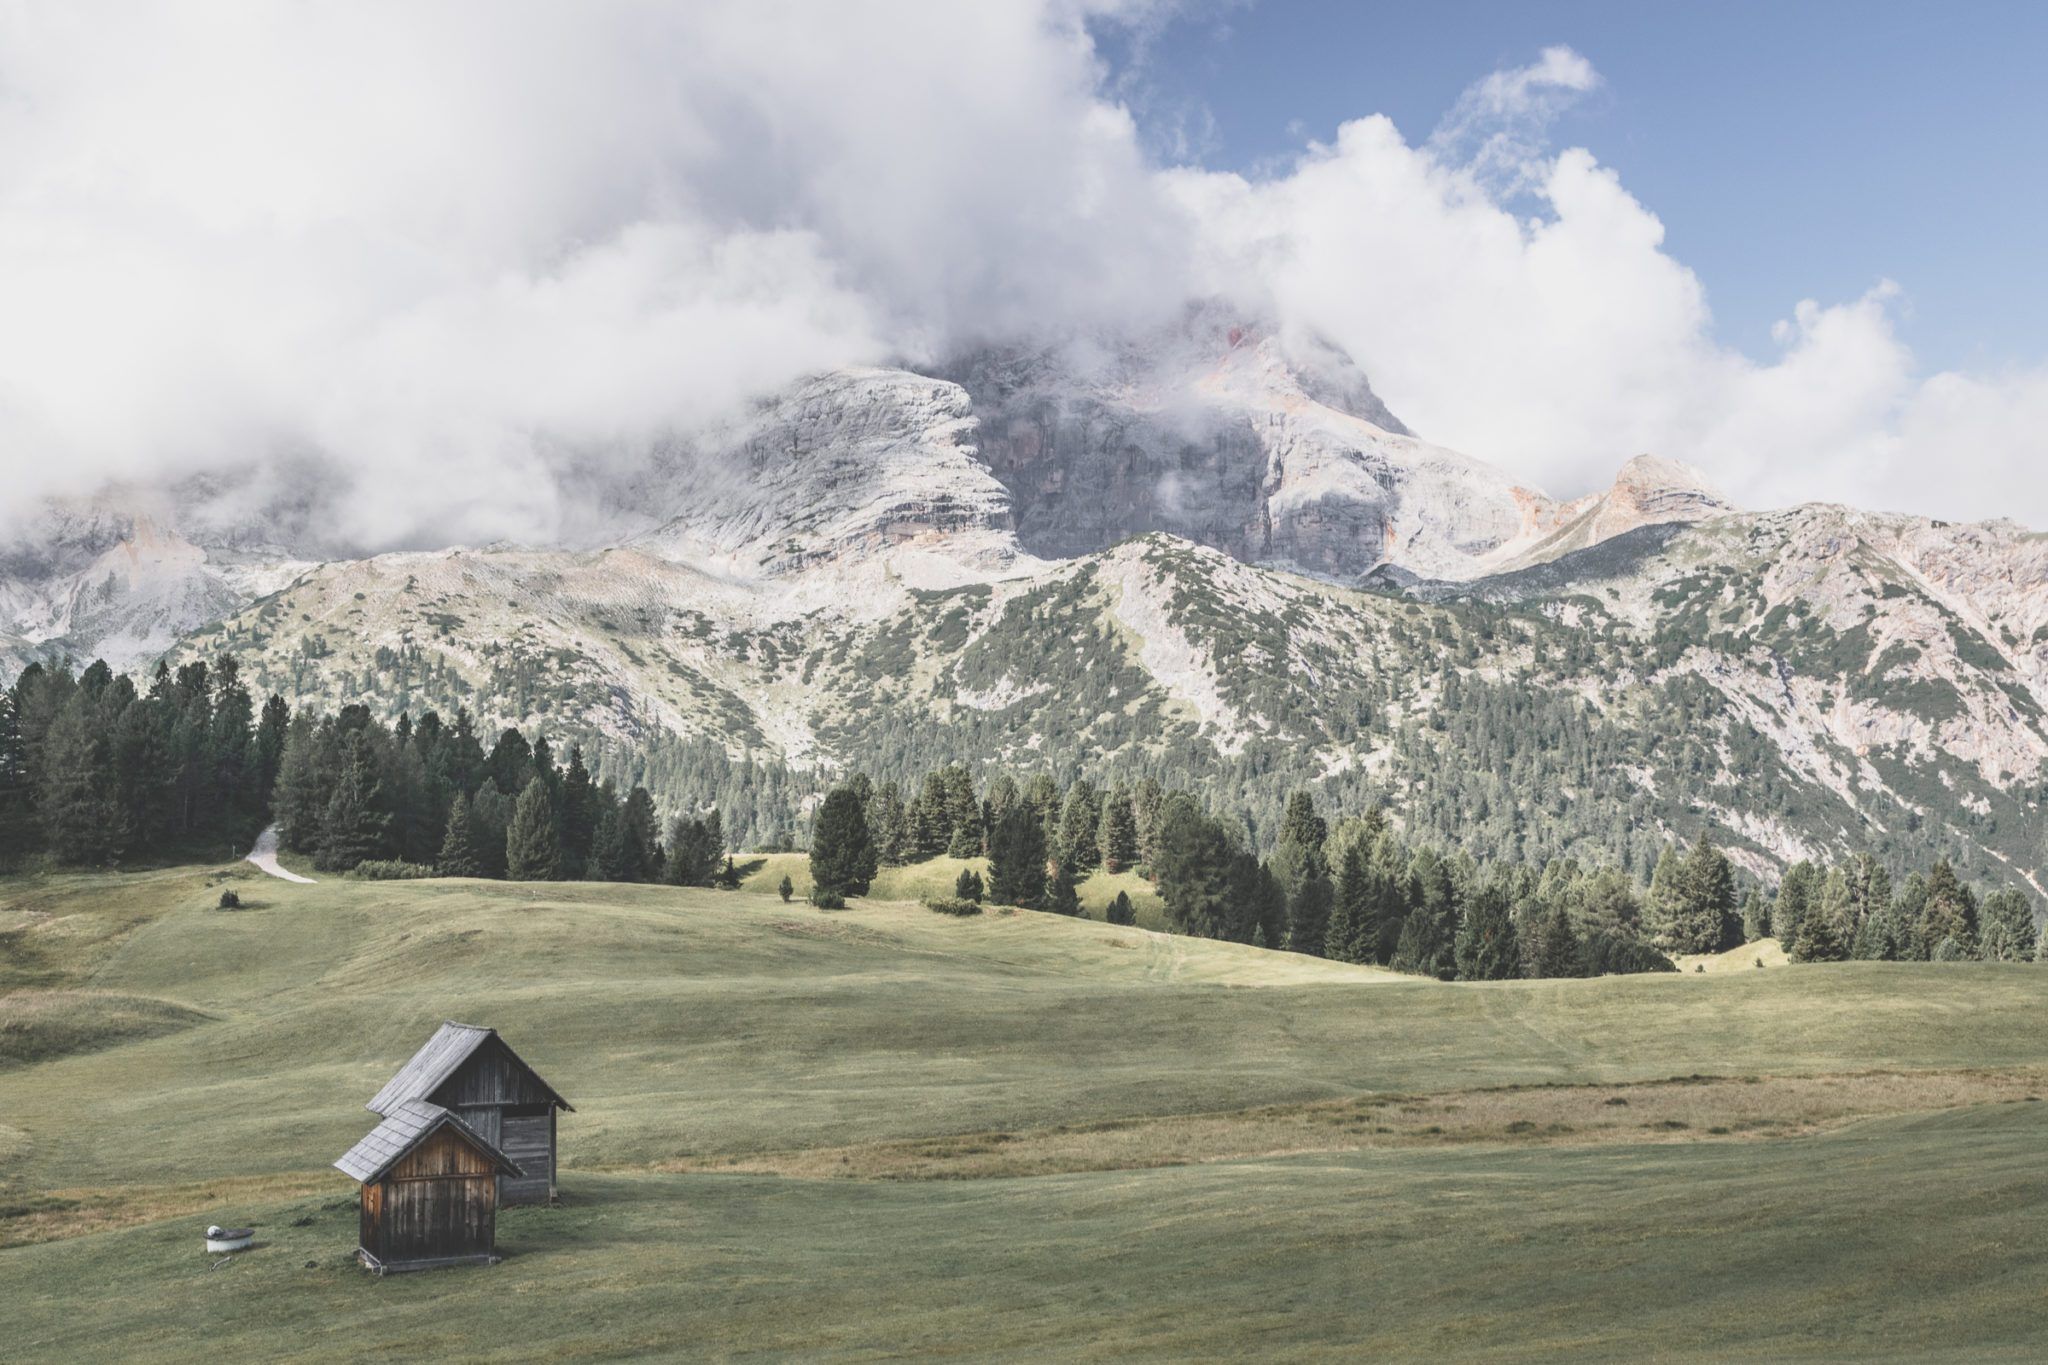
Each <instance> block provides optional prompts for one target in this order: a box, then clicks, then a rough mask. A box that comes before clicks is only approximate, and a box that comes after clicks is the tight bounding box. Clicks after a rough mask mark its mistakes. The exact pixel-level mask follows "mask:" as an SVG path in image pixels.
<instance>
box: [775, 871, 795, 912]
mask: <svg viewBox="0 0 2048 1365" xmlns="http://www.w3.org/2000/svg"><path fill="white" fill-rule="evenodd" d="M775 891H776V894H777V895H779V896H781V897H782V903H783V904H784V905H788V904H789V898H790V897H791V896H794V895H795V894H796V883H795V882H793V881H791V880H790V879H789V874H788V873H787V872H785V873H783V874H782V880H781V882H779V883H778V884H777V885H776V887H775Z"/></svg>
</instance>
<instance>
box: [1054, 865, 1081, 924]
mask: <svg viewBox="0 0 2048 1365" xmlns="http://www.w3.org/2000/svg"><path fill="white" fill-rule="evenodd" d="M1045 908H1046V909H1047V910H1049V911H1051V912H1052V913H1053V914H1055V915H1079V914H1080V913H1081V898H1080V897H1079V896H1078V895H1076V894H1075V893H1074V879H1073V878H1072V877H1071V876H1069V875H1067V870H1066V869H1065V868H1056V869H1054V871H1053V874H1052V876H1051V877H1049V878H1047V879H1046V883H1045Z"/></svg>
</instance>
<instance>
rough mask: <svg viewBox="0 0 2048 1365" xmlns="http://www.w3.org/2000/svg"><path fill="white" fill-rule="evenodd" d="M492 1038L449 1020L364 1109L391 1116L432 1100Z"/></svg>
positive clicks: (572, 1109) (489, 1033)
mask: <svg viewBox="0 0 2048 1365" xmlns="http://www.w3.org/2000/svg"><path fill="white" fill-rule="evenodd" d="M492 1038H498V1031H497V1030H496V1029H490V1028H484V1027H482V1026H480V1025H477V1024H458V1023H456V1022H455V1021H454V1020H452V1019H451V1020H449V1021H448V1022H446V1023H444V1024H442V1025H441V1027H440V1028H438V1029H436V1030H434V1036H433V1037H431V1038H429V1039H427V1042H426V1046H424V1047H422V1048H421V1049H420V1050H419V1051H418V1052H415V1053H413V1055H412V1060H411V1061H409V1062H407V1063H406V1064H405V1065H404V1066H402V1067H400V1068H399V1069H398V1074H397V1075H396V1076H393V1077H392V1078H391V1079H390V1080H389V1081H387V1082H385V1084H384V1088H383V1089H382V1090H379V1091H378V1092H377V1094H376V1095H375V1097H374V1098H372V1099H371V1100H370V1102H369V1104H368V1105H366V1106H364V1107H365V1108H367V1109H368V1110H369V1111H370V1112H371V1113H373V1114H390V1113H391V1112H393V1111H394V1110H395V1109H397V1107H398V1106H399V1105H401V1104H404V1103H405V1102H406V1101H408V1100H424V1099H426V1098H428V1097H429V1096H431V1095H432V1094H433V1093H434V1092H435V1091H436V1090H439V1089H440V1088H441V1083H442V1082H443V1081H446V1080H447V1079H448V1078H449V1077H450V1076H452V1075H454V1074H455V1073H456V1071H457V1070H459V1069H460V1068H461V1066H462V1064H463V1063H464V1062H466V1061H468V1060H469V1059H470V1057H471V1056H472V1055H473V1054H474V1053H475V1052H476V1050H477V1049H478V1048H480V1047H482V1046H483V1045H484V1044H485V1043H486V1042H487V1041H489V1040H490V1039H492ZM498 1046H500V1047H502V1048H504V1049H505V1051H506V1052H507V1053H510V1054H511V1057H512V1060H513V1061H515V1062H517V1063H519V1065H520V1066H521V1067H524V1068H525V1070H526V1074H527V1075H529V1076H531V1077H533V1080H534V1084H536V1085H538V1086H539V1087H540V1088H541V1089H543V1090H545V1091H547V1092H548V1096H549V1098H551V1099H552V1100H554V1102H555V1103H556V1104H559V1105H560V1106H562V1108H564V1109H566V1110H568V1111H569V1112H571V1113H574V1112H575V1106H574V1105H572V1104H570V1103H569V1101H567V1100H565V1099H563V1098H562V1097H561V1096H560V1095H558V1094H556V1093H555V1088H554V1087H553V1086H551V1085H549V1084H548V1083H547V1082H546V1081H544V1080H542V1079H541V1075H540V1073H539V1072H538V1071H535V1070H534V1069H533V1068H532V1067H531V1066H527V1064H526V1059H525V1058H524V1057H521V1056H520V1055H519V1054H518V1053H516V1052H513V1051H512V1045H511V1044H510V1043H508V1042H506V1041H505V1040H504V1039H503V1038H498Z"/></svg>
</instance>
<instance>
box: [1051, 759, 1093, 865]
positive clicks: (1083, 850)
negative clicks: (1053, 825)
mask: <svg viewBox="0 0 2048 1365" xmlns="http://www.w3.org/2000/svg"><path fill="white" fill-rule="evenodd" d="M1101 824H1102V808H1101V806H1100V805H1099V804H1097V802H1096V799H1095V787H1094V785H1093V784H1092V783H1090V782H1088V781H1087V780H1086V779H1082V780H1080V781H1077V782H1075V783H1074V785H1073V786H1072V787H1069V788H1068V789H1067V800H1066V805H1065V807H1064V808H1063V809H1062V810H1061V812H1060V842H1059V852H1058V855H1057V861H1058V862H1059V865H1060V868H1061V870H1062V871H1064V872H1065V873H1066V875H1067V876H1068V877H1069V878H1071V879H1073V880H1076V881H1078V880H1080V879H1081V878H1082V877H1085V876H1087V875H1088V874H1089V873H1090V872H1093V871H1094V870H1095V869H1096V868H1097V867H1099V866H1101V864H1102V852H1101V850H1100V849H1099V848H1097V847H1096V844H1095V831H1096V830H1097V828H1099V827H1100V826H1101Z"/></svg>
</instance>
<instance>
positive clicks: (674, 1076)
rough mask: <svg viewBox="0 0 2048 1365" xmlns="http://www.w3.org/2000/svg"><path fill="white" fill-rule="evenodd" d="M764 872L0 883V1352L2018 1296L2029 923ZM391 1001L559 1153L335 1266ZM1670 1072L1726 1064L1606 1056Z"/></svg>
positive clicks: (1156, 1331) (109, 1353)
mask: <svg viewBox="0 0 2048 1365" xmlns="http://www.w3.org/2000/svg"><path fill="white" fill-rule="evenodd" d="M798 861H799V863H800V860H798ZM959 866H960V864H957V863H950V862H948V863H945V864H942V865H928V866H926V867H923V868H911V869H901V870H897V871H896V872H894V873H892V874H891V875H892V876H893V877H895V878H896V880H895V881H893V882H891V883H889V884H887V885H886V886H878V887H877V888H876V889H877V892H878V893H881V892H884V891H886V892H887V893H888V894H890V895H894V896H903V897H911V896H915V895H917V894H920V892H921V891H922V890H924V889H927V884H928V883H929V884H932V885H934V886H936V889H938V890H941V891H947V890H950V887H951V881H952V877H953V876H954V875H955V874H956V873H957V870H958V867H959ZM783 870H786V869H784V868H781V867H778V865H777V863H776V862H775V860H770V862H769V863H768V864H767V865H765V866H763V867H761V868H758V869H755V870H754V871H753V872H752V873H751V875H750V879H749V882H748V885H747V887H746V888H745V889H743V890H741V891H739V892H727V893H719V892H708V891H678V890H672V889H667V888H655V887H616V886H580V885H545V886H516V885H505V884H500V883H486V882H424V883H421V882H411V883H374V882H353V881H324V882H322V883H320V884H318V885H314V886H294V885H289V884H286V883H283V882H279V881H274V880H270V879H267V878H262V877H260V876H259V875H257V874H255V873H254V872H253V870H251V869H245V868H238V869H235V870H233V871H231V872H228V873H226V874H225V875H226V876H227V877H228V878H229V879H230V884H232V885H233V886H234V887H235V888H236V889H238V890H239V891H240V892H241V893H242V896H243V899H244V903H245V905H246V906H247V908H245V909H243V910H241V911H236V912H224V911H219V910H216V909H214V908H213V906H214V903H215V901H216V900H217V898H218V895H219V891H220V888H221V885H222V882H221V881H220V880H219V876H220V874H217V873H214V872H210V871H208V870H205V869H186V870H171V871H165V872H158V873H147V874H139V875H134V876H128V877H115V876H71V877H62V876H57V877H49V878H42V879H34V880H17V881H11V882H4V881H0V1326H4V1327H5V1329H6V1334H5V1337H4V1338H0V1339H4V1340H5V1341H6V1343H7V1344H6V1347H5V1348H4V1354H6V1355H7V1357H8V1358H9V1359H76V1358H82V1357H93V1356H97V1357H100V1358H109V1359H111V1358H126V1359H151V1358H161V1359H192V1358H198V1357H201V1356H220V1355H233V1354H251V1355H262V1356H264V1357H277V1356H292V1355H301V1356H309V1357H330V1358H333V1357H356V1356H361V1355H365V1354H375V1353H385V1352H397V1353H400V1354H403V1355H423V1354H426V1353H428V1352H430V1351H431V1352H434V1353H437V1354H445V1355H451V1356H454V1357H457V1358H502V1359H554V1358H563V1357H570V1356H597V1357H610V1356H619V1355H625V1354H631V1353H633V1352H636V1351H653V1352H667V1353H674V1354H738V1353H745V1352H750V1351H758V1352H766V1353H792V1354H805V1355H815V1354H839V1355H848V1356H871V1355H880V1354H902V1353H917V1354H943V1353H984V1354H996V1355H1009V1356H1034V1357H1043V1356H1061V1357H1074V1356H1091V1355H1111V1354H1120V1353H1130V1352H1142V1353H1148V1354H1155V1355H1175V1356H1181V1355H1189V1354H1204V1353H1247V1354H1248V1353H1256V1352H1260V1351H1265V1352H1271V1353H1275V1354H1285V1355H1288V1356H1299V1355H1316V1354H1327V1355H1331V1356H1346V1357H1356V1356H1358V1355H1360V1354H1375V1355H1403V1356H1431V1357H1443V1356H1459V1355H1486V1356H1494V1357H1504V1358H1529V1357H1536V1356H1543V1355H1559V1356H1568V1357H1572V1358H1588V1357H1603V1356H1605V1357H1621V1358H1628V1357H1641V1356H1645V1355H1655V1354H1664V1355H1672V1356H1685V1355H1691V1356H1712V1357H1721V1358H1727V1357H1745V1356H1746V1357H1751V1358H1782V1357H1785V1356H1798V1355H1807V1356H1813V1357H1816V1358H1838V1357H1841V1356H1844V1355H1869V1356H1885V1355H1889V1356H1891V1357H1894V1358H1900V1359H1924V1358H1927V1357H1929V1356H1939V1355H1948V1356H1952V1357H1959V1358H1961V1357H1968V1358H1983V1357H1999V1356H2005V1357H2010V1358H2024V1357H2027V1356H2031V1355H2034V1354H2037V1353H2038V1346H2039V1343H2040V1342H2041V1341H2042V1340H2044V1339H2048V1291H2043V1290H2042V1289H2041V1287H2040V1286H2041V1284H2042V1282H2043V1280H2042V1275H2043V1270H2044V1266H2043V1264H2042V1262H2043V1260H2044V1259H2048V1251H2044V1250H2043V1248H2044V1247H2048V1163H2044V1162H2043V1161H2042V1159H2041V1154H2042V1152H2043V1151H2044V1150H2048V1146H2044V1144H2048V1112H2044V1111H2048V1105H2044V1104H2039V1103H2031V1102H2029V1101H2030V1099H2032V1098H2033V1097H2034V1096H2035V1095H2036V1094H2048V1075H2044V1073H2043V1068H2044V1067H2048V1008H2044V1006H2048V974H2044V973H2043V972H2041V971H2040V970H2039V969H2037V968H2033V967H2020V966H2014V967H2001V966H1997V965H1991V964H1956V965H1944V966H1925V965H1922V966H1904V965H1892V964H1843V965H1840V966H1829V967H1801V966H1774V967H1773V969H1772V970H1768V971H1756V970H1754V969H1753V968H1752V969H1751V970H1749V971H1747V972H1743V971H1736V970H1730V971H1725V972H1709V973H1703V974H1693V973H1687V974H1684V975H1680V976H1659V977H1633V978H1611V979H1607V980H1601V981H1556V982H1517V983H1499V984H1492V985H1442V984H1437V983H1431V982H1421V981H1414V980H1410V979H1407V978H1401V977H1396V976H1392V975H1390V974H1388V973H1384V972H1378V971H1374V970H1371V969H1365V968H1357V967H1348V966H1343V965H1340V964H1333V963H1327V962H1322V961H1319V960H1315V959H1307V958H1300V957H1295V956H1292V955H1288V954H1280V953H1268V952H1264V951H1262V950H1258V949H1253V948H1247V947H1241V946H1237V945H1230V944H1220V943H1210V942H1204V941H1200V940H1190V939H1186V938H1178V937H1172V936H1168V935H1163V934H1157V933H1151V932H1147V931H1144V930H1142V929H1121V928H1115V927H1112V926H1109V925H1105V924H1101V923H1097V922H1093V921H1088V920H1078V921H1077V920H1067V919H1062V918H1059V917H1056V916H1047V915H1038V914H1032V913H1028V912H1023V913H1012V914H1001V913H996V912H994V911H991V912H990V913H987V914H984V915H981V916H978V917H973V918H968V919H953V918H950V917H946V916H941V915H936V914H933V913H931V912H929V911H926V910H924V909H923V908H922V907H920V906H918V905H916V904H915V903H914V902H911V901H894V902H889V901H882V900H878V899H877V900H867V901H858V902H855V903H854V904H853V906H852V907H850V908H849V909H848V910H845V911H840V912H829V913H827V912H820V911H817V910H815V909H812V908H811V907H809V906H807V905H804V904H802V903H801V902H799V903H797V904H793V905H789V906H784V905H783V904H782V903H781V902H780V900H779V899H777V898H776V897H775V896H774V895H773V894H772V892H773V885H774V882H775V881H776V880H779V878H780V877H781V875H782V872H783ZM764 878H765V879H766V880H765V884H764ZM763 892H765V893H767V894H760V893H763ZM1109 894H1113V891H1112V892H1110V893H1109ZM1103 899H1104V900H1106V899H1107V895H1105V896H1103ZM443 1018H458V1019H465V1020H471V1021H476V1022H484V1023H489V1024H492V1025H495V1026H497V1027H498V1028H500V1029H502V1030H503V1031H504V1032H505V1033H506V1034H507V1036H508V1037H509V1038H510V1040H511V1041H512V1042H513V1044H514V1045H515V1046H516V1047H518V1048H519V1049H520V1051H521V1052H522V1053H523V1054H524V1055H525V1056H526V1057H527V1058H528V1060H530V1061H531V1062H533V1064H534V1065H535V1066H536V1067H537V1068H539V1070H540V1071H541V1072H542V1073H543V1074H544V1075H546V1076H547V1077H548V1078H549V1079H550V1080H551V1081H553V1082H554V1083H555V1084H556V1085H557V1086H558V1087H559V1088H560V1089H561V1090H562V1091H563V1092H564V1093H565V1094H566V1095H568V1096H569V1098H570V1099H571V1101H572V1102H573V1103H574V1104H575V1105H576V1107H577V1112H576V1113H574V1114H571V1115H567V1116H564V1119H563V1126H562V1144H563V1162H564V1167H565V1170H564V1175H563V1182H562V1183H563V1187H564V1191H565V1199H564V1202H563V1204H562V1205H561V1206H559V1207H557V1208H554V1209H532V1210H516V1211H512V1212H508V1213H507V1214H506V1215H505V1217H504V1219H503V1223H502V1231H501V1243H502V1249H503V1250H504V1251H505V1252H506V1253H507V1254H508V1259H507V1260H506V1261H505V1263H504V1264H503V1265H500V1266H498V1267H495V1268H493V1269H490V1270H485V1271H460V1272H443V1273H440V1274H435V1275H426V1276H415V1277H401V1278H399V1279H394V1280H389V1281H376V1280H373V1279H371V1278H370V1277H368V1276H366V1275H364V1274H362V1273H361V1272H360V1271H358V1270H356V1269H354V1268H353V1265H352V1262H350V1260H349V1259H348V1254H349V1252H350V1251H351V1249H352V1248H353V1245H354V1242H353V1235H354V1212H353V1208H352V1206H351V1204H350V1197H351V1196H352V1194H353V1186H352V1185H350V1183H349V1182H348V1181H347V1180H346V1178H344V1177H343V1176H341V1175H340V1174H339V1173H338V1172H335V1171H332V1170H329V1169H326V1166H327V1163H328V1162H329V1161H331V1160H332V1159H333V1158H334V1157H335V1156H338V1155H339V1154H340V1153H341V1151H342V1150H343V1149H344V1148H345V1147H347V1146H348V1145H349V1143H351V1142H353V1141H354V1140H355V1138H356V1137H358V1136H360V1134H361V1133H362V1131H363V1130H364V1128H365V1127H366V1126H367V1125H368V1123H369V1121H370V1116H369V1115H368V1113H367V1112H366V1111H364V1110H363V1108H362V1104H363V1102H364V1101H365V1100H366V1099H367V1098H368V1097H369V1096H370V1094H371V1093H372V1092H373V1091H374V1090H375V1089H376V1088H377V1086H378V1085H380V1084H381V1083H382V1082H383V1080H385V1079H386V1078H387V1077H388V1076H389V1074H390V1073H391V1072H392V1071H393V1070H394V1069H395V1068H396V1067H397V1066H398V1065H399V1063H401V1062H402V1061H403V1060H404V1059H405V1058H406V1057H407V1056H408V1055H409V1054H410V1053H411V1051H412V1050H413V1049H414V1048H415V1047H416V1046H417V1045H418V1044H419V1042H421V1041H422V1040H423V1039H424V1038H425V1037H426V1036H427V1034H428V1033H429V1032H430V1031H431V1030H432V1028H433V1026H434V1025H435V1024H436V1023H438V1022H439V1021H440V1020H442V1019H443ZM1869 1073H1883V1074H1882V1075H1872V1074H1869ZM1695 1075H1699V1076H1707V1077H1727V1078H1734V1079H1733V1080H1732V1081H1730V1082H1727V1083H1721V1084H1713V1085H1707V1084H1695V1085H1690V1086H1686V1087H1676V1088H1674V1087H1670V1086H1650V1085H1646V1084H1644V1083H1649V1082H1659V1081H1664V1080H1666V1079H1667V1078H1672V1077H1693V1076H1695ZM1746 1078H1755V1079H1754V1082H1753V1083H1752V1082H1750V1081H1749V1080H1748V1079H1746ZM1778 1078H1787V1079H1778ZM2037 1081H2038V1084H2037ZM1511 1086H1513V1087H1546V1088H1538V1089H1527V1090H1508V1091H1502V1090H1499V1089H1496V1088H1497V1087H1511ZM1557 1086H1571V1087H1578V1088H1576V1089H1568V1090H1565V1089H1552V1088H1547V1087H1557ZM1787 1134H1797V1135H1796V1136H1788V1135H1787ZM1161 1163H1166V1164H1161ZM722 1166H723V1167H730V1168H731V1169H730V1170H729V1171H725V1172H721V1170H720V1168H721V1167H722ZM1020 1172H1037V1173H1035V1174H1020ZM932 1176H939V1177H946V1178H926V1177H932ZM236 1220H247V1221H250V1222H254V1223H256V1224H257V1225H258V1226H259V1227H260V1228H261V1229H262V1241H263V1245H262V1246H261V1247H260V1248H259V1249H258V1250H257V1251H254V1252H252V1253H249V1254H247V1255H245V1256H243V1257H242V1258H239V1259H237V1260H235V1261H234V1262H232V1263H231V1264H228V1265H226V1266H223V1267H221V1268H220V1269H218V1270H211V1269H209V1266H210V1265H211V1264H212V1261H211V1260H209V1258H207V1257H205V1256H204V1254H203V1253H202V1252H200V1251H199V1249H198V1247H199V1242H198V1237H197V1232H198V1230H199V1229H201V1228H203V1227H204V1226H205V1224H206V1223H207V1222H210V1221H236ZM309 1262H310V1263H311V1264H310V1265H309V1264H308V1263H309Z"/></svg>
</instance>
